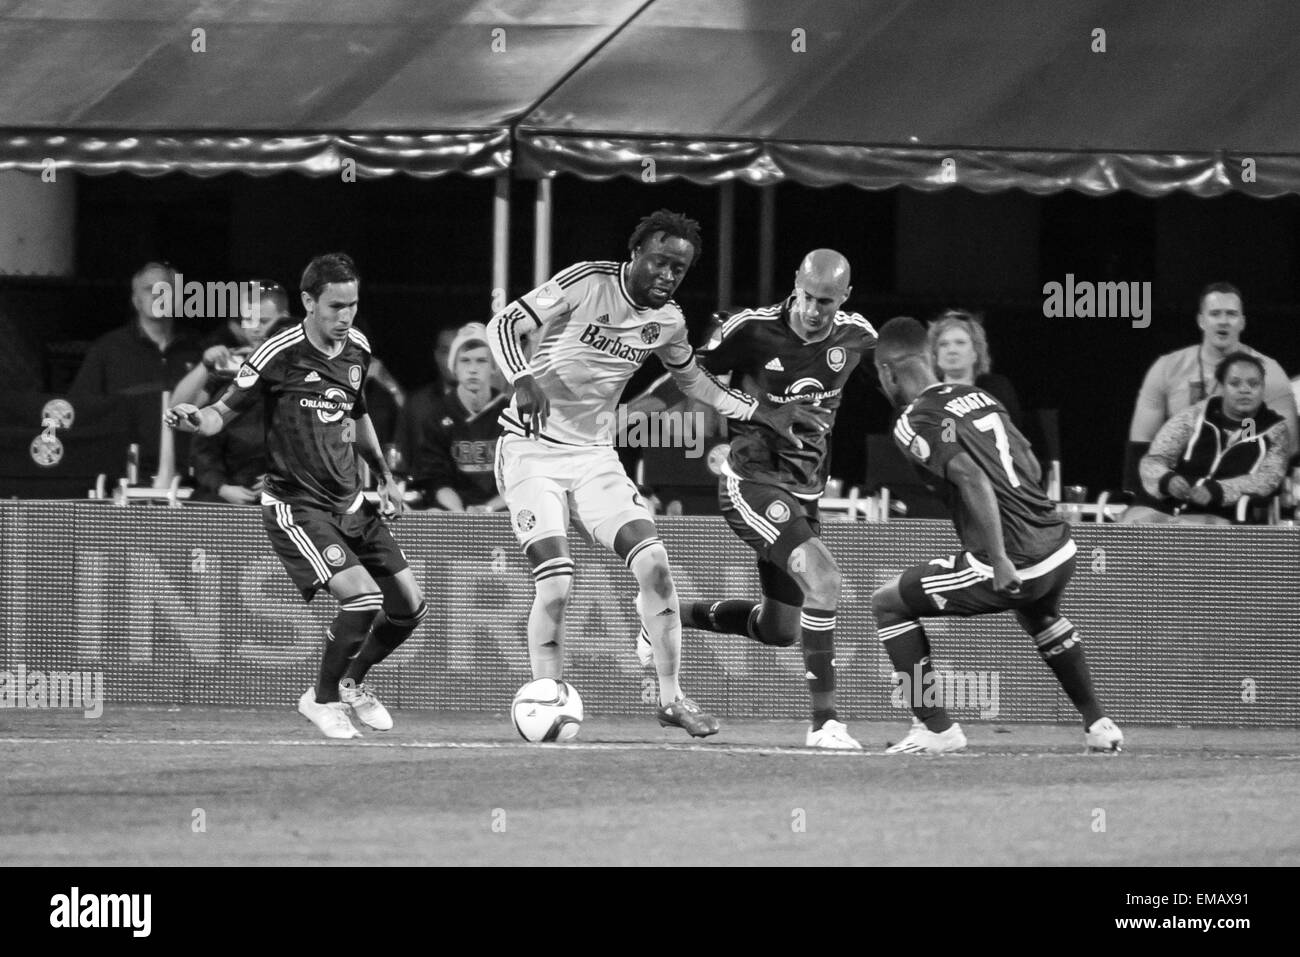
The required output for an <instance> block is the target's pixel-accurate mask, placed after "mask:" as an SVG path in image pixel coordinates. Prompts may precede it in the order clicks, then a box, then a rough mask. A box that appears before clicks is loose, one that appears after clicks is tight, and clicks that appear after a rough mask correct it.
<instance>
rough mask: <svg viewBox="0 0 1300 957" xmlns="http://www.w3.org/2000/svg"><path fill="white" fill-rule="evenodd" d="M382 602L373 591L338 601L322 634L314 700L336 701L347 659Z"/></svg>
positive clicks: (326, 702) (351, 654) (378, 595)
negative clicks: (323, 651)
mask: <svg viewBox="0 0 1300 957" xmlns="http://www.w3.org/2000/svg"><path fill="white" fill-rule="evenodd" d="M383 601H384V596H383V595H381V594H379V592H374V593H372V594H366V595H358V596H357V597H355V598H349V599H348V600H347V601H343V602H340V603H339V613H338V614H337V615H335V616H334V621H332V622H331V623H330V627H329V631H328V632H327V633H326V638H325V653H324V654H323V655H321V660H320V672H319V674H318V675H317V677H316V700H317V701H318V702H320V703H321V704H328V703H329V702H331V701H338V700H339V680H340V679H341V678H342V677H343V672H344V671H346V670H347V667H348V660H349V659H350V658H351V657H352V656H353V655H355V654H356V653H357V651H358V650H359V649H360V648H361V645H362V643H363V642H364V641H365V640H366V634H367V633H368V632H369V631H370V625H371V623H372V622H373V621H374V620H375V614H376V613H377V612H378V611H379V610H380V608H381V607H383Z"/></svg>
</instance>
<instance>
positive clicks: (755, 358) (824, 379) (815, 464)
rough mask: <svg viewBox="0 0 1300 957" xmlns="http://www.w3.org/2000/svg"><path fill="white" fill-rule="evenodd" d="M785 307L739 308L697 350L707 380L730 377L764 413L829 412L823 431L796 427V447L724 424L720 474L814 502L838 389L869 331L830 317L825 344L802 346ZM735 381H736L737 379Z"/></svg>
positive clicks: (826, 468) (744, 425)
mask: <svg viewBox="0 0 1300 957" xmlns="http://www.w3.org/2000/svg"><path fill="white" fill-rule="evenodd" d="M789 305H790V301H789V300H786V302H784V303H778V304H777V305H773V306H767V307H766V308H763V309H746V310H744V311H742V312H738V313H736V314H734V315H733V316H731V317H730V318H729V319H727V320H726V321H725V322H723V323H722V324H721V326H719V327H718V329H717V330H715V332H714V335H713V338H712V339H711V340H710V342H709V344H708V345H707V346H705V348H704V349H702V350H700V352H699V357H698V358H699V362H700V364H701V365H702V366H704V368H706V369H707V370H709V371H710V372H712V373H714V374H715V375H725V374H726V373H728V372H730V373H732V382H731V385H732V387H733V388H737V389H740V390H742V391H744V392H748V393H749V394H750V395H753V396H755V397H757V398H758V401H759V404H760V405H762V406H765V407H768V408H773V407H776V406H780V405H784V404H786V403H787V402H810V403H814V404H816V405H818V406H820V407H821V408H823V409H826V410H828V411H829V413H830V414H829V416H828V417H827V420H826V421H827V425H828V426H829V427H828V428H827V430H826V431H825V432H817V431H815V430H813V429H798V427H797V426H796V429H798V433H797V434H798V436H799V438H800V440H801V441H802V442H803V448H795V446H794V445H793V444H792V443H791V442H789V441H788V440H786V439H785V438H783V437H782V436H781V435H779V434H778V433H777V432H776V431H774V430H773V429H771V428H769V427H768V426H766V425H764V424H762V423H760V422H753V421H749V422H740V421H736V420H731V421H730V423H729V428H730V432H731V436H732V438H731V459H730V463H729V468H728V470H729V471H730V472H731V473H732V474H733V475H734V476H735V477H736V478H740V479H745V480H747V481H750V482H762V483H764V484H767V485H777V486H780V487H781V488H783V489H785V490H786V491H788V492H790V493H791V494H792V495H794V496H796V497H798V498H802V499H808V500H812V499H816V498H819V497H820V496H821V494H822V491H823V490H824V489H825V487H826V478H827V476H828V475H829V473H830V464H831V463H830V450H829V443H830V436H831V428H832V427H833V426H834V424H835V414H836V412H837V411H838V409H839V407H840V401H841V399H842V395H843V392H844V385H845V383H847V382H848V380H849V376H850V375H851V374H852V373H853V370H854V369H856V368H857V366H858V363H859V362H861V361H862V357H863V355H865V354H866V353H867V352H869V351H870V350H871V349H874V348H875V345H876V330H875V329H873V328H872V327H871V323H869V322H867V320H866V319H864V318H862V317H861V316H860V315H858V314H857V313H846V312H837V313H836V314H835V318H834V320H833V321H832V322H831V326H830V332H829V333H828V334H827V336H826V338H824V339H821V340H819V341H817V342H806V341H804V340H803V339H802V338H800V337H799V335H798V334H797V333H796V332H795V331H794V330H793V329H792V328H790V312H789ZM736 376H739V377H740V378H739V380H737V378H736Z"/></svg>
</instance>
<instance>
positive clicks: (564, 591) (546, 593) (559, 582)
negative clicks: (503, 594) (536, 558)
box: [533, 555, 573, 621]
mask: <svg viewBox="0 0 1300 957" xmlns="http://www.w3.org/2000/svg"><path fill="white" fill-rule="evenodd" d="M533 587H534V588H535V589H536V590H537V600H538V601H539V602H541V604H542V607H543V608H544V609H545V610H546V613H547V614H548V615H550V617H551V618H552V619H554V620H557V621H558V620H559V618H560V616H562V615H563V614H564V607H565V605H566V604H567V603H568V600H569V591H570V589H571V588H572V587H573V559H571V558H569V556H567V555H559V556H556V557H555V558H552V559H550V560H549V561H545V562H542V563H541V564H540V565H538V566H537V567H536V568H534V569H533Z"/></svg>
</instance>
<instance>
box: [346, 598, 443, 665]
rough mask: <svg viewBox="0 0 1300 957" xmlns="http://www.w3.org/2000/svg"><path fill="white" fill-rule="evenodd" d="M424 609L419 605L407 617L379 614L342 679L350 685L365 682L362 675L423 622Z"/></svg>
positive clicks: (425, 604)
mask: <svg viewBox="0 0 1300 957" xmlns="http://www.w3.org/2000/svg"><path fill="white" fill-rule="evenodd" d="M428 610H429V606H428V604H427V603H425V602H420V607H419V608H417V609H415V611H413V612H412V613H411V614H409V615H390V614H389V613H388V612H381V613H380V614H379V616H378V617H377V618H375V623H374V625H373V626H372V627H371V629H370V634H369V635H367V636H366V640H365V643H364V644H362V646H361V650H360V651H358V652H357V653H356V657H354V658H353V659H352V661H351V662H349V663H348V668H347V671H346V672H345V673H344V675H343V677H344V678H345V679H347V680H350V681H352V682H353V683H354V684H361V682H363V681H365V680H366V674H367V673H368V672H369V671H370V669H371V668H373V667H374V666H375V665H377V664H379V662H381V661H383V660H384V659H385V658H387V657H388V656H389V655H391V654H392V653H393V652H394V651H396V650H397V648H398V646H399V645H401V643H402V642H404V641H405V640H406V639H407V638H410V637H411V632H413V631H415V629H416V627H417V626H418V625H419V624H420V622H421V621H423V620H424V616H425V613H426V612H428Z"/></svg>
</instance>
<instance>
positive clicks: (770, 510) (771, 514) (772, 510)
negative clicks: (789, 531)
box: [764, 499, 790, 522]
mask: <svg viewBox="0 0 1300 957" xmlns="http://www.w3.org/2000/svg"><path fill="white" fill-rule="evenodd" d="M764 514H765V515H766V516H767V517H768V518H770V519H771V520H772V521H774V522H784V521H785V520H786V519H788V518H789V517H790V506H789V505H786V504H785V502H782V501H781V500H780V499H777V500H776V501H775V502H773V503H772V504H771V505H769V506H768V507H767V510H766V511H765V512H764Z"/></svg>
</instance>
